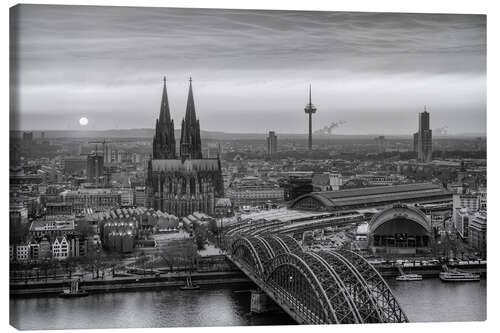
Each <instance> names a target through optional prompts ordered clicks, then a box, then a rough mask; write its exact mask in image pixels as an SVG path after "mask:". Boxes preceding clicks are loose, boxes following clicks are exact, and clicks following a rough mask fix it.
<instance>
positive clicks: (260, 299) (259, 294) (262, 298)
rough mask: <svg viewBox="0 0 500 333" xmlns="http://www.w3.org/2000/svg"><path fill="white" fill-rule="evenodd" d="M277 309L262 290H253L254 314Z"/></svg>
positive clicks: (252, 307) (252, 309)
mask: <svg viewBox="0 0 500 333" xmlns="http://www.w3.org/2000/svg"><path fill="white" fill-rule="evenodd" d="M275 309H276V304H275V303H274V302H273V300H272V299H271V298H269V296H267V295H266V293H265V292H263V291H262V290H260V289H259V290H252V298H251V301H250V311H251V312H252V313H264V312H268V311H271V310H275Z"/></svg>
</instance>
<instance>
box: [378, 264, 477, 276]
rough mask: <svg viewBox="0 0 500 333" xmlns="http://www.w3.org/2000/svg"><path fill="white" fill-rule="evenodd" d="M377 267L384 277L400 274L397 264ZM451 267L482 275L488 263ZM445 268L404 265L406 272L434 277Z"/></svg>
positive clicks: (451, 267)
mask: <svg viewBox="0 0 500 333" xmlns="http://www.w3.org/2000/svg"><path fill="white" fill-rule="evenodd" d="M374 266H375V268H376V269H377V270H378V271H379V272H380V275H382V276H383V277H395V276H398V275H400V274H399V270H398V267H397V266H395V265H392V266H384V265H374ZM448 268H450V269H459V270H463V271H466V272H471V273H477V274H480V275H481V276H482V277H485V276H486V264H467V265H448ZM442 270H443V268H442V266H441V265H425V266H413V267H403V271H404V272H405V273H415V274H420V275H422V276H423V277H427V278H432V277H439V273H440V272H442Z"/></svg>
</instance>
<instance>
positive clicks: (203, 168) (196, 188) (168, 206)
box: [146, 78, 224, 217]
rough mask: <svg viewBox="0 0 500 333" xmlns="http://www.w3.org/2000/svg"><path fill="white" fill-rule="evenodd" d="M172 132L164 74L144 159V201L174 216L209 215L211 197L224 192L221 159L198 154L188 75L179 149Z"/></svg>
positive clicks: (212, 203) (198, 138)
mask: <svg viewBox="0 0 500 333" xmlns="http://www.w3.org/2000/svg"><path fill="white" fill-rule="evenodd" d="M174 134H175V133H174V122H173V120H172V118H171V116H170V108H169V103H168V95H167V86H166V80H165V78H164V79H163V94H162V98H161V107H160V116H159V117H158V119H157V120H156V129H155V134H154V137H153V156H152V159H150V160H149V162H148V170H147V178H146V186H147V205H148V206H149V207H152V208H154V209H155V210H161V211H163V212H168V213H169V214H173V215H176V216H178V217H184V216H187V215H189V214H191V213H193V212H204V213H206V214H208V215H213V214H214V208H215V198H219V197H223V196H224V185H223V181H222V172H221V163H220V159H219V157H217V158H211V159H209V158H203V156H202V149H201V136H200V121H199V119H198V118H197V117H196V111H195V106H194V97H193V87H192V80H191V79H189V92H188V99H187V106H186V114H185V116H184V119H183V120H182V126H181V135H180V143H179V150H177V146H176V140H175V135H174ZM177 152H178V153H177Z"/></svg>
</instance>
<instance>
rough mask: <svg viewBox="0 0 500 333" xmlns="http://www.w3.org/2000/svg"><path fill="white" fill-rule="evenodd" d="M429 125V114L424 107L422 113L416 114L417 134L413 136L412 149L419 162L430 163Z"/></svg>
mask: <svg viewBox="0 0 500 333" xmlns="http://www.w3.org/2000/svg"><path fill="white" fill-rule="evenodd" d="M429 125H430V117H429V112H427V109H426V108H425V107H424V112H421V113H419V114H418V132H417V133H415V134H413V149H414V150H416V152H417V159H418V161H419V162H424V163H428V162H431V161H432V130H431V129H430V128H429Z"/></svg>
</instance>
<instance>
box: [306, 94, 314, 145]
mask: <svg viewBox="0 0 500 333" xmlns="http://www.w3.org/2000/svg"><path fill="white" fill-rule="evenodd" d="M304 111H305V113H307V114H308V115H309V140H308V149H309V150H312V115H313V113H316V107H315V106H314V105H313V104H312V101H311V86H310V85H309V103H308V104H307V105H306V107H305V108H304Z"/></svg>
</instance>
